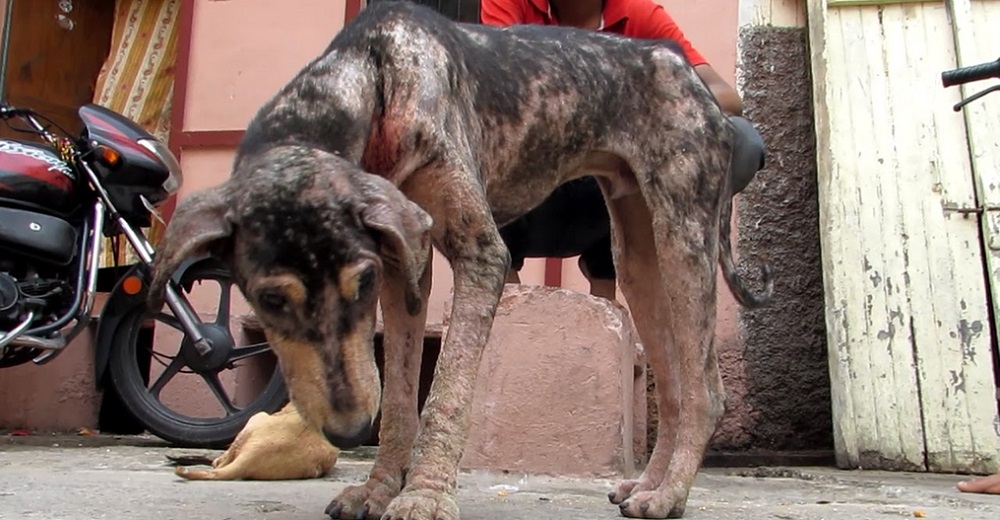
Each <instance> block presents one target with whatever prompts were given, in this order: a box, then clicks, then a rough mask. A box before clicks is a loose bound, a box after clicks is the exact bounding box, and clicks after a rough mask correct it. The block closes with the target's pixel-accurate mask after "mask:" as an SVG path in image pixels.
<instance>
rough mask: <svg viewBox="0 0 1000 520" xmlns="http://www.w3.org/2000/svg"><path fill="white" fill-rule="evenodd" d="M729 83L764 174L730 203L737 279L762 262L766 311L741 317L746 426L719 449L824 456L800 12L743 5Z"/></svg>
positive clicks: (821, 339) (820, 332) (819, 296)
mask: <svg viewBox="0 0 1000 520" xmlns="http://www.w3.org/2000/svg"><path fill="white" fill-rule="evenodd" d="M744 4H745V5H743V6H742V9H741V28H740V39H739V54H738V68H739V73H738V75H737V77H738V78H739V81H738V88H739V89H740V92H741V94H742V96H743V100H744V115H745V116H746V117H747V118H748V119H750V120H751V121H753V122H754V124H755V125H756V127H757V129H758V131H759V132H760V133H761V135H762V136H763V138H764V141H765V144H766V146H767V149H768V157H767V161H768V162H767V166H766V168H765V169H764V170H763V171H761V172H760V173H759V174H758V176H757V178H756V180H755V181H754V182H753V183H751V185H750V186H749V187H748V188H747V189H746V191H745V192H744V193H743V194H742V195H741V196H740V197H739V198H738V200H737V211H738V213H737V215H738V222H739V224H738V228H737V229H738V240H739V248H738V254H739V255H740V257H741V262H740V264H741V266H740V267H741V269H742V271H743V272H745V273H747V275H748V276H749V277H751V278H752V277H754V276H755V274H756V271H755V269H756V264H754V263H753V262H754V260H755V259H758V258H767V259H768V260H769V261H770V263H771V265H772V267H773V269H774V273H775V276H776V280H775V295H774V300H773V303H772V304H771V305H770V306H768V307H767V308H765V309H761V310H756V311H751V312H748V311H742V312H741V325H742V331H743V340H744V341H743V351H742V357H743V363H744V365H745V368H744V377H745V381H742V382H741V385H742V386H744V387H745V397H744V401H743V402H744V404H745V405H746V406H748V407H749V409H750V410H749V418H750V419H751V420H750V421H741V423H742V424H743V428H744V429H745V432H744V434H743V435H738V436H733V437H731V438H730V439H728V440H729V441H731V444H730V445H729V446H724V447H726V448H756V449H768V450H797V449H829V448H832V442H833V440H832V422H831V410H830V380H829V372H828V368H827V354H826V340H825V323H824V316H823V281H822V267H821V263H820V249H819V220H818V203H817V186H816V153H815V136H814V133H813V111H812V101H811V100H812V97H811V92H812V88H811V78H810V74H809V53H808V50H807V37H806V28H805V17H804V12H803V9H802V6H800V5H796V3H795V2H792V1H791V0H779V1H777V2H762V1H759V0H744Z"/></svg>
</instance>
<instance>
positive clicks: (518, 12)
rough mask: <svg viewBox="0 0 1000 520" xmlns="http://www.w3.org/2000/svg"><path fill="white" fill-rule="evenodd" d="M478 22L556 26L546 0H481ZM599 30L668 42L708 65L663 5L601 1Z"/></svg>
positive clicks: (695, 62)
mask: <svg viewBox="0 0 1000 520" xmlns="http://www.w3.org/2000/svg"><path fill="white" fill-rule="evenodd" d="M479 20H480V21H481V22H482V23H483V24H485V25H499V26H507V25H516V24H524V25H559V23H558V22H557V21H556V20H555V18H554V17H553V16H552V15H551V13H550V11H549V2H548V0H482V1H481V2H480V9H479ZM602 30H603V31H606V32H612V33H617V34H621V35H623V36H628V37H630V38H640V39H671V40H674V41H676V42H677V43H678V44H680V46H681V48H682V49H683V50H684V54H685V55H686V56H687V59H688V61H690V62H691V65H703V64H705V63H708V62H707V61H706V60H705V58H704V57H703V56H702V55H701V54H700V53H699V52H698V51H697V50H695V48H694V46H693V45H691V42H689V41H688V39H687V38H686V37H685V36H684V33H683V32H682V31H681V29H680V28H679V27H677V24H676V23H674V20H673V18H671V17H670V15H669V14H667V11H666V10H665V9H663V6H661V5H660V4H657V3H656V2H653V0H605V3H604V29H602Z"/></svg>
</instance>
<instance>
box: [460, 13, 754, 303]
mask: <svg viewBox="0 0 1000 520" xmlns="http://www.w3.org/2000/svg"><path fill="white" fill-rule="evenodd" d="M479 16H480V22H481V23H482V24H484V25H491V26H499V27H504V26H510V25H561V26H569V27H577V28H582V29H590V30H595V31H602V32H609V33H615V34H620V35H622V36H625V37H629V38H638V39H657V40H672V41H673V42H674V43H676V44H677V46H679V47H680V50H681V51H682V52H683V53H684V56H685V57H686V58H687V60H688V62H689V63H690V64H691V65H692V66H693V67H694V69H695V71H696V72H697V73H698V75H699V76H700V77H701V79H702V81H704V82H705V85H706V86H707V87H708V89H709V90H710V91H711V92H712V94H713V95H714V96H715V99H716V101H718V103H719V106H720V107H721V108H722V110H723V111H724V112H726V113H727V114H729V116H730V120H731V121H732V122H733V125H734V126H735V128H736V130H737V140H736V149H735V151H734V154H733V160H732V165H731V171H730V175H731V176H732V180H733V182H732V188H733V193H734V194H735V193H739V192H741V191H743V189H744V188H746V186H747V185H748V184H749V183H750V181H751V180H752V179H753V178H754V176H755V175H756V174H757V172H758V171H759V170H760V169H761V168H763V167H764V142H763V140H762V139H761V137H760V134H758V133H757V131H756V130H755V129H754V127H753V125H752V124H750V122H749V121H747V120H746V119H744V118H743V117H742V114H743V102H742V100H741V99H740V96H739V94H738V93H737V92H736V90H735V89H733V87H731V86H730V85H729V84H728V83H726V81H725V80H723V79H722V77H721V76H719V74H718V73H717V72H716V71H715V69H713V68H712V66H711V65H710V64H709V63H708V60H706V59H705V57H704V56H702V55H701V53H699V52H698V51H697V49H695V47H694V45H692V44H691V42H690V41H688V39H687V37H686V36H685V35H684V33H683V31H681V29H680V28H679V27H678V26H677V24H676V23H675V22H674V20H673V19H672V18H671V17H670V15H669V14H667V12H666V10H665V9H663V6H661V5H660V4H658V3H656V2H654V1H653V0H481V2H480V11H479ZM500 235H501V236H502V237H503V239H504V242H505V243H506V244H507V248H508V250H510V254H511V259H512V262H511V272H510V273H509V274H508V276H507V281H508V282H510V283H517V282H518V281H519V280H518V276H517V271H518V270H520V269H521V267H522V266H523V264H524V259H525V258H536V257H545V256H564V257H565V256H573V255H574V254H578V255H580V270H581V271H582V272H583V273H584V275H585V276H586V277H587V279H588V280H589V281H590V284H591V291H590V292H591V294H594V295H596V296H602V297H605V298H608V299H614V297H615V291H616V284H615V272H614V263H613V260H612V255H611V239H610V221H609V220H608V216H607V209H606V207H605V205H604V198H603V195H601V193H600V188H599V187H598V185H597V182H596V181H595V180H594V178H593V177H583V178H581V179H576V180H573V181H570V182H568V183H565V184H563V185H562V186H560V187H559V188H557V189H556V190H555V191H554V192H553V193H552V195H550V196H549V197H548V198H547V199H546V200H545V202H543V203H542V204H541V205H540V206H539V207H537V208H535V209H534V210H532V211H531V212H529V213H528V214H526V215H524V216H523V217H521V218H520V219H518V220H516V221H514V222H512V223H511V224H508V225H506V226H504V227H503V228H501V229H500Z"/></svg>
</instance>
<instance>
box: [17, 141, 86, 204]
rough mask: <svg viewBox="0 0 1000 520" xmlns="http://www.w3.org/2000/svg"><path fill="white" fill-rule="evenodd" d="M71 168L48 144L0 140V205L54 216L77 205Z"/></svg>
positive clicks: (74, 181) (73, 175) (75, 187)
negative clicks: (23, 208) (20, 207)
mask: <svg viewBox="0 0 1000 520" xmlns="http://www.w3.org/2000/svg"><path fill="white" fill-rule="evenodd" d="M77 189H78V188H77V186H76V179H75V173H74V171H73V170H72V169H71V168H70V167H69V165H68V164H66V163H65V162H64V161H63V160H62V158H60V157H59V154H58V153H57V152H56V151H55V150H53V149H52V148H50V147H48V146H44V145H41V144H35V143H29V142H25V141H19V140H14V139H0V204H3V205H15V206H23V207H25V208H30V209H35V210H40V211H44V212H48V213H54V214H57V215H68V214H70V213H72V212H73V211H74V210H75V209H76V208H77V207H78V203H79V201H78V199H77V193H76V190H77Z"/></svg>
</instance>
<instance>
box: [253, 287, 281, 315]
mask: <svg viewBox="0 0 1000 520" xmlns="http://www.w3.org/2000/svg"><path fill="white" fill-rule="evenodd" d="M257 305H259V306H260V308H261V309H262V310H263V311H265V312H269V313H271V314H281V313H284V312H287V311H288V298H286V297H285V295H283V294H281V293H276V292H264V293H260V294H258V295H257Z"/></svg>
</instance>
